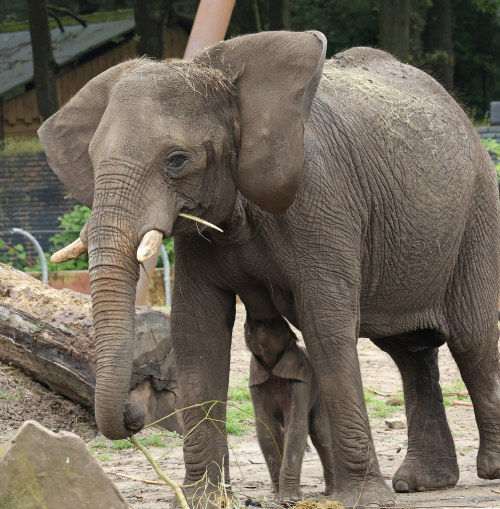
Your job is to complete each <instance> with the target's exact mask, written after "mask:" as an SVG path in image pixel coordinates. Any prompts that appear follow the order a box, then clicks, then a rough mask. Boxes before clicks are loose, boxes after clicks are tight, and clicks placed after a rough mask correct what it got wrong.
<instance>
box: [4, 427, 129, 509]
mask: <svg viewBox="0 0 500 509" xmlns="http://www.w3.org/2000/svg"><path fill="white" fill-rule="evenodd" d="M0 479H1V480H2V482H1V483H0V507H2V508H3V509H35V508H36V509H38V508H45V507H46V508H57V509H75V508H78V509H96V508H97V507H106V508H107V509H124V508H127V507H128V504H127V502H126V501H125V499H124V498H123V496H122V495H121V493H120V492H119V491H118V489H117V488H116V487H115V485H114V484H113V483H112V481H111V480H110V479H109V478H108V477H107V475H106V473H105V472H104V470H103V469H102V468H101V466H100V465H99V463H98V462H97V460H96V459H95V458H94V457H93V456H92V454H91V453H90V451H89V450H88V448H87V446H86V445H85V442H84V441H83V440H82V439H81V438H80V437H78V436H76V435H75V434H73V433H69V432H66V431H62V432H60V433H53V432H52V431H49V430H48V429H46V428H44V427H43V426H42V425H40V424H38V423H37V422H35V421H26V422H25V423H23V425H22V426H21V427H20V428H19V430H18V432H17V434H16V436H15V437H14V438H12V439H11V440H10V441H9V442H7V443H5V444H3V445H2V446H0Z"/></svg>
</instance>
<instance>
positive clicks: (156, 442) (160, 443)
mask: <svg viewBox="0 0 500 509" xmlns="http://www.w3.org/2000/svg"><path fill="white" fill-rule="evenodd" d="M165 435H166V434H165V433H153V434H152V435H151V436H149V437H144V438H141V439H140V440H139V443H140V444H141V445H143V446H144V447H166V446H167V444H166V443H165V441H164V438H165ZM112 448H113V450H115V451H123V450H125V449H134V446H133V444H132V443H131V442H130V441H129V440H127V439H124V440H115V441H114V442H113V446H112Z"/></svg>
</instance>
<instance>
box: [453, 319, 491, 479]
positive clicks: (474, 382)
mask: <svg viewBox="0 0 500 509" xmlns="http://www.w3.org/2000/svg"><path fill="white" fill-rule="evenodd" d="M473 321H474V318H473V317H471V315H469V317H467V319H466V320H464V323H467V326H466V327H465V328H467V329H468V328H469V325H470V324H471V323H472V322H473ZM465 328H464V326H463V325H461V326H460V327H459V328H458V329H453V330H451V332H450V339H449V341H448V346H449V348H450V351H451V353H452V355H453V357H454V359H455V361H456V363H457V365H458V368H459V370H460V374H461V375H462V379H463V381H464V382H465V385H466V387H467V390H468V391H469V395H470V397H471V400H472V404H473V405H474V414H475V417H476V422H477V426H478V430H479V451H478V456H477V475H478V476H479V477H481V478H482V479H500V355H499V350H498V326H497V323H496V320H495V322H494V323H491V324H490V326H489V327H485V328H483V329H482V328H481V327H478V328H477V329H476V331H475V332H473V331H472V330H468V331H467V330H465ZM481 329H482V330H481Z"/></svg>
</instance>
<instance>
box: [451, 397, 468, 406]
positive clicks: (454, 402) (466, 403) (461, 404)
mask: <svg viewBox="0 0 500 509" xmlns="http://www.w3.org/2000/svg"><path fill="white" fill-rule="evenodd" d="M451 404H452V405H455V406H473V405H472V403H470V402H469V401H458V400H456V399H454V400H452V402H451Z"/></svg>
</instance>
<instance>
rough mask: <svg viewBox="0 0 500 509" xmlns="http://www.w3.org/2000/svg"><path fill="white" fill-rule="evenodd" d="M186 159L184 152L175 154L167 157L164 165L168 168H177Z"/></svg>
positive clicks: (182, 164)
mask: <svg viewBox="0 0 500 509" xmlns="http://www.w3.org/2000/svg"><path fill="white" fill-rule="evenodd" d="M186 161H187V157H186V156H185V155H184V154H175V155H173V156H171V157H169V158H168V159H167V163H166V167H167V169H168V170H178V169H179V168H181V167H182V166H184V163H185V162H186Z"/></svg>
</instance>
